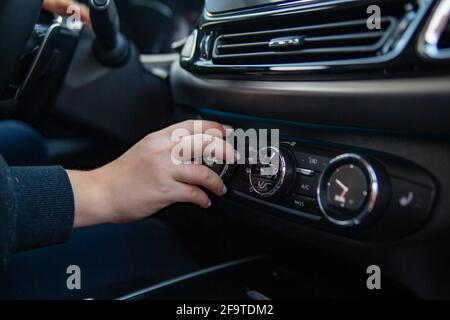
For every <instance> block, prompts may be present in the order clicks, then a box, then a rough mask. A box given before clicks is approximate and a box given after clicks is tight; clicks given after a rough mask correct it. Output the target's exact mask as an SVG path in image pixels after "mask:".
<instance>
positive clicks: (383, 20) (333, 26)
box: [221, 17, 395, 39]
mask: <svg viewBox="0 0 450 320" xmlns="http://www.w3.org/2000/svg"><path fill="white" fill-rule="evenodd" d="M380 21H381V23H393V22H395V18H394V17H383V18H381V20H380ZM366 24H367V20H366V19H361V20H353V21H345V22H336V23H326V24H318V25H313V26H304V27H294V28H284V29H275V30H263V31H255V32H243V33H232V34H225V35H222V36H221V37H222V38H224V39H230V38H240V37H248V36H260V35H266V34H280V33H289V32H306V31H318V30H321V29H336V28H343V27H353V26H361V25H363V26H365V25H366Z"/></svg>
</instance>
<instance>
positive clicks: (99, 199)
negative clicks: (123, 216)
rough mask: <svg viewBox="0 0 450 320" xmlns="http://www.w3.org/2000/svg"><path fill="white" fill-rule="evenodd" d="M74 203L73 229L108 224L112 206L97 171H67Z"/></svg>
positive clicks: (105, 187)
mask: <svg viewBox="0 0 450 320" xmlns="http://www.w3.org/2000/svg"><path fill="white" fill-rule="evenodd" d="M67 174H68V176H69V179H70V183H71V184H72V189H73V192H74V203H75V219H74V227H75V228H83V227H88V226H93V225H97V224H104V223H110V222H112V221H111V216H112V214H113V209H112V208H113V205H112V203H111V200H110V197H108V194H107V193H108V191H107V190H108V188H107V186H106V183H105V182H103V181H102V180H103V179H104V177H102V176H101V175H99V174H98V170H97V171H85V172H83V171H67Z"/></svg>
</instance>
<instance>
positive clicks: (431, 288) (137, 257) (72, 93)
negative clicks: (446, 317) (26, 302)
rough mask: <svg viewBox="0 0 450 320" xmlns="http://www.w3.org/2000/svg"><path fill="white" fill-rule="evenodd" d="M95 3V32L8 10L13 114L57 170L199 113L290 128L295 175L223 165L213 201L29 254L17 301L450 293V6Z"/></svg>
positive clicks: (328, 0)
mask: <svg viewBox="0 0 450 320" xmlns="http://www.w3.org/2000/svg"><path fill="white" fill-rule="evenodd" d="M80 2H82V1H80ZM84 3H85V4H86V5H89V6H90V10H91V18H92V19H93V21H92V23H93V26H94V30H95V31H93V30H91V29H89V28H87V27H83V26H82V25H80V24H76V23H74V21H71V19H70V18H63V17H60V16H56V15H54V14H51V13H49V12H46V11H44V10H42V9H41V6H42V1H41V0H28V1H17V0H3V1H2V4H0V51H1V52H0V57H1V59H0V61H1V62H0V116H1V119H2V121H3V120H8V121H11V120H14V121H20V122H22V123H26V124H27V125H28V126H30V127H32V128H33V129H34V130H36V131H38V132H39V133H40V134H41V135H42V136H43V137H44V140H45V145H46V148H47V150H48V155H49V156H48V157H49V158H48V159H47V161H46V163H45V164H47V165H61V166H63V167H64V168H68V169H78V170H90V169H94V168H98V167H100V166H102V165H104V164H106V163H109V162H110V161H113V160H114V159H116V158H117V157H118V156H120V155H121V154H122V153H123V152H125V151H126V150H128V149H129V148H130V147H131V146H133V145H134V144H135V143H136V142H138V141H139V140H140V139H142V138H143V137H145V136H146V135H147V134H149V133H151V132H154V131H157V130H160V129H162V128H165V127H167V126H168V125H171V124H173V123H177V122H180V121H184V120H187V119H198V120H212V121H217V122H220V123H222V124H225V125H228V126H230V127H232V128H234V129H242V130H249V129H250V130H260V129H267V130H274V129H277V130H279V133H280V146H279V150H278V151H279V152H278V154H279V159H280V169H281V170H279V172H278V174H276V175H274V176H271V177H270V178H267V177H264V176H262V175H261V170H260V168H259V165H250V164H242V165H240V164H236V165H227V164H223V165H217V166H214V170H215V171H216V172H217V173H218V174H220V175H221V177H222V178H223V180H224V182H225V184H226V186H227V187H228V193H227V195H226V196H224V197H222V198H220V199H219V198H217V197H213V198H212V200H213V205H212V207H211V208H209V209H208V210H204V209H201V208H198V207H196V206H194V205H188V204H176V205H173V206H171V207H169V208H167V209H164V210H163V211H162V212H160V213H158V214H157V215H156V216H155V217H154V218H151V219H148V220H145V221H142V222H138V223H132V224H130V225H110V226H98V227H93V228H86V229H81V230H74V231H73V233H72V237H71V240H70V241H69V242H68V243H67V244H62V245H58V246H54V247H50V248H43V249H36V250H32V251H27V252H22V253H18V254H16V255H15V256H14V257H13V258H12V260H11V266H10V268H9V269H8V271H7V272H6V273H3V274H0V298H1V299H74V300H83V299H94V300H103V299H108V300H109V299H119V300H159V299H162V300H172V299H193V300H196V299H207V300H222V299H231V300H248V301H252V300H253V301H255V300H256V301H258V300H281V299H287V300H300V299H306V300H352V299H370V300H372V299H373V300H378V299H413V300H416V299H420V300H422V299H449V298H450V197H448V195H449V194H450V168H449V167H448V161H449V159H450V139H449V136H450V108H449V106H450V1H449V0H226V1H224V0H115V1H113V0H91V1H84ZM105 8H106V9H105ZM19 147H20V145H19ZM22 157H24V158H25V159H28V160H30V159H31V156H30V157H28V156H27V150H24V151H23V155H22ZM27 157H28V158H27ZM10 165H14V164H10ZM26 165H42V163H37V162H33V161H31V160H30V161H28V163H26ZM446 194H447V196H446ZM93 205H95V204H93ZM73 264H76V265H79V266H80V267H81V269H82V272H83V288H82V290H73V291H70V290H67V288H66V278H67V274H66V268H67V266H69V265H73ZM373 266H376V267H377V268H378V269H379V270H380V272H381V290H377V289H380V288H376V289H375V290H373V288H369V285H368V278H369V277H370V275H371V273H370V272H369V270H370V269H371V267H373Z"/></svg>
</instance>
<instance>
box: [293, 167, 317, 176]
mask: <svg viewBox="0 0 450 320" xmlns="http://www.w3.org/2000/svg"><path fill="white" fill-rule="evenodd" d="M297 173H298V174H301V175H302V176H307V177H312V176H313V175H314V174H315V172H314V170H310V169H303V168H297Z"/></svg>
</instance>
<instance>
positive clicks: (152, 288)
mask: <svg viewBox="0 0 450 320" xmlns="http://www.w3.org/2000/svg"><path fill="white" fill-rule="evenodd" d="M266 258H267V257H266V256H256V257H250V258H246V259H241V260H236V261H231V262H227V263H223V264H220V265H217V266H214V267H211V268H207V269H203V270H199V271H195V272H192V273H189V274H186V275H184V276H180V277H177V278H174V279H171V280H167V281H164V282H161V283H159V284H156V285H154V286H150V287H148V288H145V289H142V290H139V291H135V292H133V293H130V294H127V295H125V296H122V297H120V298H117V299H115V300H131V299H135V298H137V297H138V296H141V295H143V294H146V293H150V292H152V291H155V290H158V289H161V288H164V287H167V286H170V285H173V284H176V283H179V282H182V281H185V280H189V279H192V278H195V277H198V276H202V275H205V274H208V273H211V272H215V271H219V270H223V269H226V268H230V267H234V266H238V265H240V264H245V263H248V262H254V261H258V260H263V259H266Z"/></svg>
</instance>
